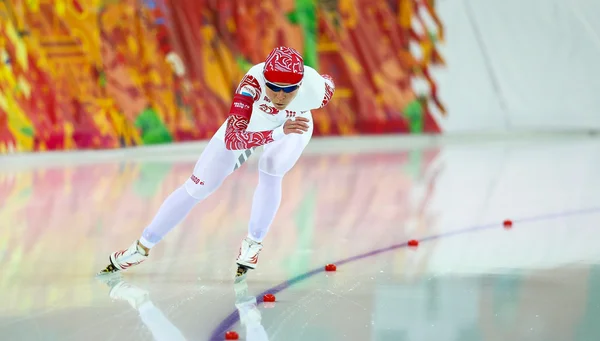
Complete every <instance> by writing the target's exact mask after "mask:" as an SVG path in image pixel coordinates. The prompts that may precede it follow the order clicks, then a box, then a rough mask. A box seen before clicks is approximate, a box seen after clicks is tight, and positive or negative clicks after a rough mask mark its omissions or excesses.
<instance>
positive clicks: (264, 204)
mask: <svg viewBox="0 0 600 341" xmlns="http://www.w3.org/2000/svg"><path fill="white" fill-rule="evenodd" d="M309 127H310V128H309V130H308V131H307V132H305V133H304V134H289V135H286V136H285V137H284V138H283V139H281V140H278V141H275V142H273V143H270V144H268V145H266V146H265V151H264V153H263V154H262V155H261V157H260V160H259V162H258V170H259V181H258V186H257V187H256V190H255V192H254V197H253V200H252V210H251V212H250V223H249V224H248V237H247V238H245V239H244V240H243V241H242V246H241V248H240V254H239V256H238V258H237V263H238V265H239V266H240V267H239V268H238V273H237V275H238V276H242V275H243V274H244V273H245V272H246V269H247V268H250V269H254V268H255V267H256V264H257V262H258V253H259V252H260V250H261V249H262V240H263V239H264V238H265V236H266V235H267V232H268V231H269V227H270V226H271V223H272V222H273V219H274V218H275V215H276V214H277V210H278V209H279V205H280V204H281V194H282V182H283V176H284V175H285V174H286V173H287V172H288V171H289V170H290V169H292V167H294V165H295V164H296V162H297V161H298V159H299V158H300V156H301V155H302V152H303V151H304V148H305V147H306V145H308V142H309V141H310V139H311V136H312V131H313V125H312V119H311V121H310V122H309Z"/></svg>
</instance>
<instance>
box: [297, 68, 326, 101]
mask: <svg viewBox="0 0 600 341" xmlns="http://www.w3.org/2000/svg"><path fill="white" fill-rule="evenodd" d="M304 70H305V75H304V78H305V79H304V84H303V85H302V86H303V87H306V88H305V91H303V93H302V95H299V96H302V98H301V99H300V101H301V102H303V103H306V105H307V106H308V108H310V109H311V110H312V109H320V108H323V107H325V106H326V105H327V104H328V103H329V102H330V101H331V99H332V98H333V93H334V92H335V83H334V81H333V78H332V77H331V76H330V75H328V74H323V75H321V74H319V72H317V70H315V69H313V68H311V67H309V66H305V69H304Z"/></svg>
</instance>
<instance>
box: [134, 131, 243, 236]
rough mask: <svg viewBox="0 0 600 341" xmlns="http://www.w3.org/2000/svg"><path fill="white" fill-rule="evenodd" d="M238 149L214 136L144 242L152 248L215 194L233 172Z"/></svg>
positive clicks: (158, 214) (159, 211)
mask: <svg viewBox="0 0 600 341" xmlns="http://www.w3.org/2000/svg"><path fill="white" fill-rule="evenodd" d="M235 162H236V153H235V152H234V151H231V150H227V149H226V148H225V145H224V144H223V142H222V141H220V140H218V139H212V140H211V141H210V142H209V144H208V145H207V146H206V149H205V150H204V152H202V155H200V158H199V159H198V162H196V166H195V167H194V172H193V174H192V176H191V177H190V178H189V179H188V180H187V181H186V182H185V184H183V186H181V187H179V188H178V189H176V190H175V191H174V192H173V193H171V195H170V196H169V197H168V198H167V199H166V200H165V201H164V203H163V204H162V206H161V207H160V209H159V210H158V213H157V214H156V216H155V217H154V219H153V220H152V222H151V223H150V224H149V225H148V226H147V227H146V229H145V230H144V232H143V233H142V237H141V238H140V244H142V245H143V246H145V247H146V248H152V247H153V246H154V245H155V244H156V243H158V242H159V241H160V240H162V239H163V238H164V236H165V235H166V234H167V233H168V232H169V231H171V230H172V229H173V228H174V227H175V226H176V225H177V224H179V223H180V222H181V221H182V220H183V219H184V218H185V217H186V216H187V215H188V213H189V212H190V211H191V210H192V208H193V207H194V206H195V205H196V204H197V203H198V202H200V201H201V200H203V199H205V198H207V197H208V196H209V195H210V194H212V193H213V192H214V191H215V190H216V189H217V188H219V186H221V184H222V183H223V181H224V180H225V178H226V177H227V176H228V175H229V174H231V172H232V171H233V167H234V166H235Z"/></svg>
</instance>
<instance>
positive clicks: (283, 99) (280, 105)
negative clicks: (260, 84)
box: [266, 82, 300, 110]
mask: <svg viewBox="0 0 600 341" xmlns="http://www.w3.org/2000/svg"><path fill="white" fill-rule="evenodd" d="M266 84H267V97H269V99H270V100H271V102H273V106H274V107H275V108H276V109H277V110H283V109H285V108H286V107H287V106H288V105H289V104H290V102H291V101H292V100H294V98H296V95H297V94H298V89H299V88H300V83H298V84H289V83H270V82H266Z"/></svg>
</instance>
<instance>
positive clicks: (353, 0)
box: [0, 0, 445, 154]
mask: <svg viewBox="0 0 600 341" xmlns="http://www.w3.org/2000/svg"><path fill="white" fill-rule="evenodd" d="M359 8H360V10H358V9H359ZM426 21H427V22H432V23H434V24H430V25H429V27H428V26H427V24H426ZM419 32H421V33H419ZM442 38H443V28H442V26H441V23H440V21H439V20H438V18H437V16H436V14H435V4H434V0H339V1H314V0H269V1H259V0H244V1H233V0H221V1H217V0H177V1H175V0H157V1H150V0H139V1H138V0H122V1H110V0H86V1H83V0H12V1H3V2H0V154H3V153H11V152H28V151H44V150H71V149H106V148H119V147H126V146H135V145H144V144H157V143H169V142H175V141H189V140H199V139H207V138H210V137H211V136H212V134H213V133H214V132H215V131H216V130H217V128H218V127H219V126H220V125H221V123H222V122H223V121H224V120H225V118H226V117H227V114H228V109H229V105H230V99H231V97H232V93H233V90H234V89H235V87H236V86H237V83H238V82H239V81H240V79H241V77H242V75H243V74H244V73H245V71H246V70H247V69H248V68H249V67H250V66H251V65H253V64H256V63H260V62H262V61H263V60H264V58H265V57H266V55H267V54H268V53H269V51H270V50H271V49H272V48H273V47H275V46H278V45H288V46H292V47H294V48H296V49H298V50H299V51H301V52H302V53H303V55H304V56H305V63H306V64H307V65H310V66H312V67H314V68H316V69H317V70H319V71H320V72H322V73H328V74H330V75H332V76H333V77H334V79H335V82H336V94H335V96H334V100H333V101H332V103H331V104H330V105H328V106H327V107H326V108H324V109H320V110H318V111H317V112H316V113H315V115H314V117H315V123H316V124H315V135H356V134H381V133H438V132H439V131H440V129H439V126H438V124H437V123H436V121H435V120H434V119H433V117H432V115H431V109H432V108H435V110H437V111H438V112H441V113H442V114H444V113H445V110H444V107H443V105H442V103H440V102H439V100H438V99H437V89H436V87H435V83H434V81H433V80H432V79H431V78H430V77H429V68H430V67H431V66H435V65H441V66H443V64H444V61H443V59H442V56H440V54H439V53H438V51H437V49H436V44H437V43H438V41H440V40H441V39H442ZM411 46H412V47H413V48H412V49H411V48H410V47H411ZM415 47H416V49H417V50H418V51H419V53H418V55H419V56H418V58H417V57H415V55H413V54H411V52H410V51H411V50H413V51H414V49H415ZM416 79H418V80H420V81H425V82H426V84H427V85H428V91H427V93H424V94H417V93H415V91H414V90H413V89H412V86H411V82H412V81H413V80H416Z"/></svg>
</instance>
